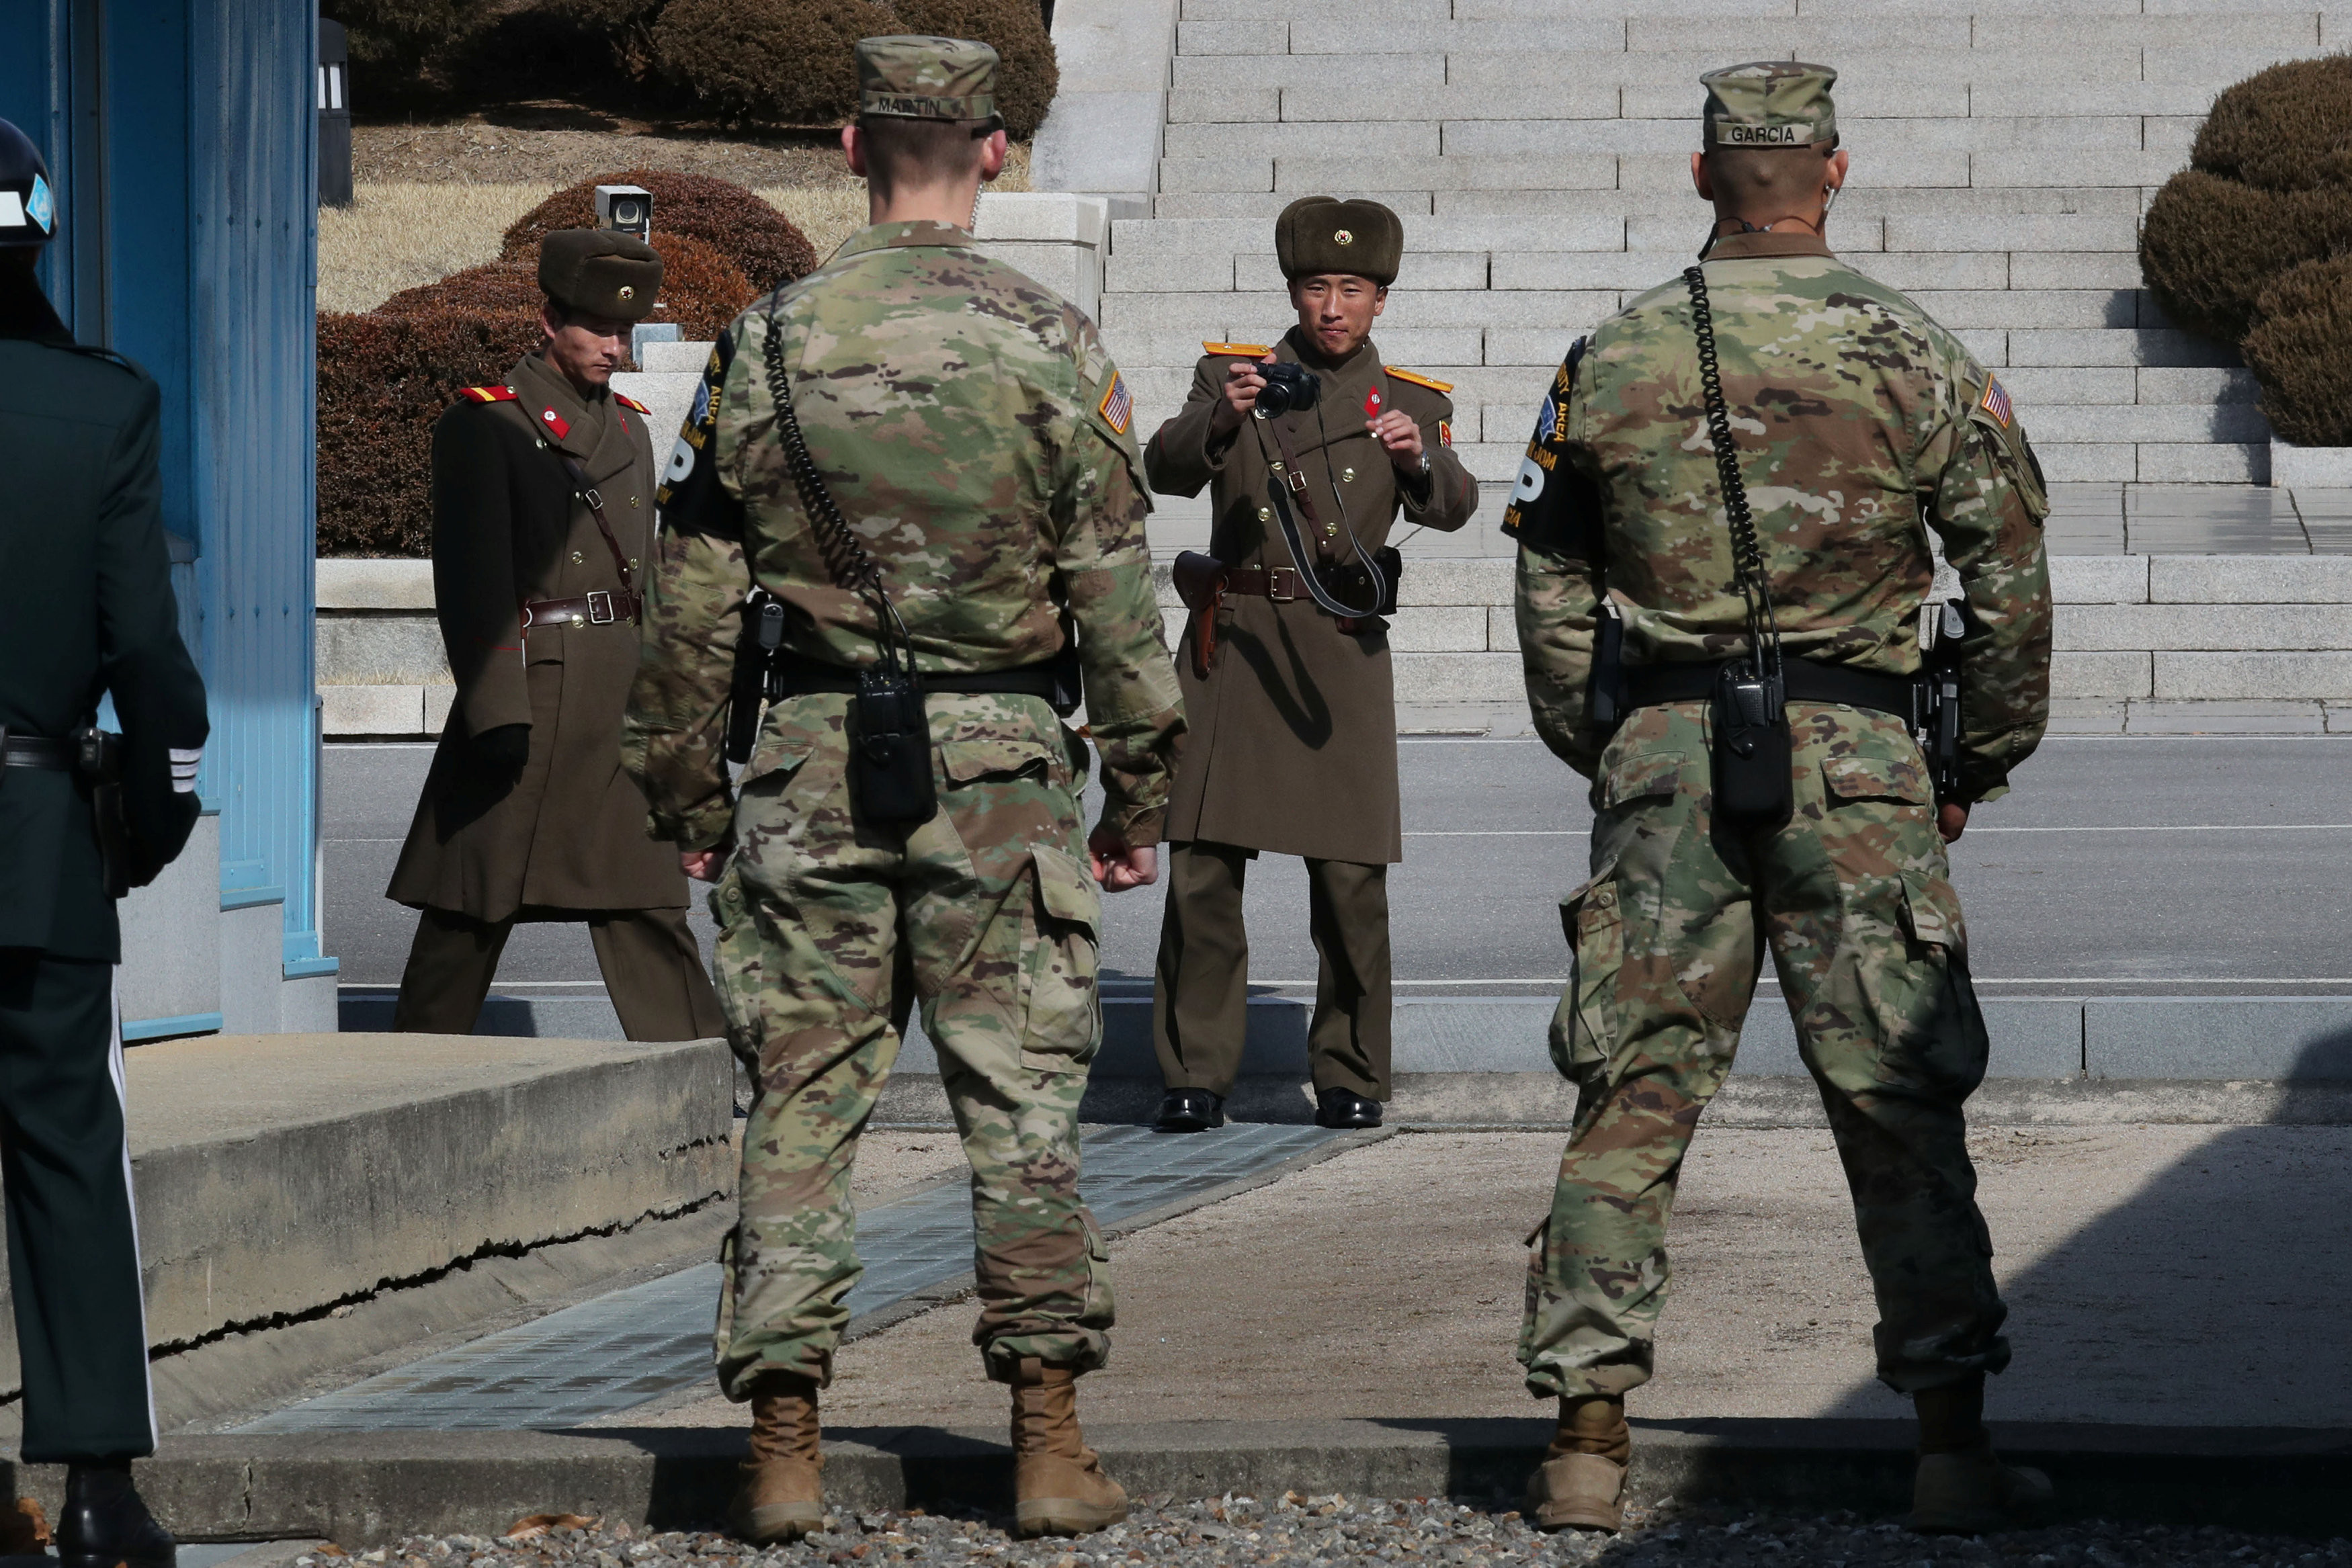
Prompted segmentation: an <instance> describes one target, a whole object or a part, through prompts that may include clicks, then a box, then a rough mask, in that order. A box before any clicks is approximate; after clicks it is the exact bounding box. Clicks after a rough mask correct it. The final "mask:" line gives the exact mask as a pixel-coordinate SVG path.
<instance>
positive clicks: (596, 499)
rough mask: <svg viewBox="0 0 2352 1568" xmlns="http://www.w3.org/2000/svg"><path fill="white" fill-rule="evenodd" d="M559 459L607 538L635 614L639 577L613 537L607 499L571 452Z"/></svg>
mask: <svg viewBox="0 0 2352 1568" xmlns="http://www.w3.org/2000/svg"><path fill="white" fill-rule="evenodd" d="M556 456H558V457H560V458H562V460H563V467H564V471H565V472H566V473H568V474H570V475H571V476H572V494H573V495H575V496H577V497H580V504H581V505H582V506H583V507H587V508H588V515H589V516H590V517H593V518H595V519H596V531H597V532H598V533H600V534H602V535H604V548H605V549H608V550H611V551H612V552H613V570H614V571H616V572H618V573H620V575H621V592H622V593H623V594H624V595H625V596H626V598H627V599H628V601H629V613H630V614H631V615H635V614H636V613H637V612H638V604H637V580H636V575H635V573H634V572H632V571H631V570H629V567H630V565H631V562H630V560H629V557H628V552H627V551H625V550H624V549H622V548H621V541H620V540H619V539H618V538H615V537H614V533H613V525H612V524H611V523H610V522H609V521H607V520H606V518H605V517H604V497H603V496H601V495H599V494H597V491H596V486H593V485H592V484H590V483H589V482H588V470H587V469H585V468H583V467H582V466H581V465H580V460H579V459H578V458H576V457H574V456H572V455H571V454H570V453H568V452H557V453H556Z"/></svg>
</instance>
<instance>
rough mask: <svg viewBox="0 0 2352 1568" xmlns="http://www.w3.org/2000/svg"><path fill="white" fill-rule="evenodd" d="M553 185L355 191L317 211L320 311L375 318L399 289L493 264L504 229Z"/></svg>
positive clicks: (364, 187)
mask: <svg viewBox="0 0 2352 1568" xmlns="http://www.w3.org/2000/svg"><path fill="white" fill-rule="evenodd" d="M554 188H555V187H553V186H552V185H437V184H436V185H425V184H405V183H404V184H396V185H361V186H359V187H357V188H356V190H355V191H354V192H353V194H354V196H355V197H356V200H354V201H353V203H352V205H350V206H348V207H320V209H319V308H320V309H321V310H327V311H344V310H373V309H374V308H376V307H377V306H379V305H381V304H383V302H384V301H385V300H387V299H389V298H392V297H393V296H394V295H395V294H397V293H399V292H400V291H401V290H402V289H404V288H415V287H418V286H419V285H421V284H426V283H438V282H439V281H440V280H441V279H443V278H445V277H448V276H449V275H450V274H451V273H453V272H462V271H464V270H465V269H466V268H467V267H479V266H481V265H482V264H483V263H485V262H491V261H496V260H498V258H499V235H503V234H504V233H505V232H506V228H507V225H509V224H511V223H513V222H514V221H515V220H516V219H517V218H519V217H520V216H522V215H523V214H525V213H527V212H529V211H530V209H531V208H533V207H535V206H537V205H538V204H540V203H541V202H543V201H545V200H546V199H547V197H548V195H549V193H551V192H552V191H553V190H554Z"/></svg>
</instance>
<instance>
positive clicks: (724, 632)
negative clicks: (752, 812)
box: [621, 332, 751, 850]
mask: <svg viewBox="0 0 2352 1568" xmlns="http://www.w3.org/2000/svg"><path fill="white" fill-rule="evenodd" d="M734 350H735V339H734V336H733V334H732V332H730V333H729V334H728V335H726V336H723V337H721V338H720V339H719V341H718V342H717V343H716V344H714V345H713V346H712V348H711V350H710V362H709V364H708V365H707V366H706V367H705V368H704V371H703V377H702V385H701V386H700V387H698V388H697V389H696V392H695V401H694V406H693V408H692V409H691V411H689V413H688V415H687V423H686V428H685V429H684V430H683V431H681V432H680V433H679V436H678V444H677V450H676V451H675V452H673V453H672V455H671V456H670V462H669V467H668V469H667V472H666V473H665V474H664V476H663V481H662V486H661V492H660V495H659V497H657V499H658V501H659V503H660V507H661V537H660V538H659V539H658V540H657V541H656V544H655V547H654V570H653V573H652V576H651V578H650V579H649V580H648V582H647V584H646V635H645V642H644V644H643V646H642V647H641V649H640V650H639V653H638V656H637V678H636V681H635V685H633V686H632V687H631V688H630V691H629V708H628V714H627V716H626V717H625V719H624V721H623V724H622V730H621V761H622V766H623V767H625V768H627V769H628V772H629V775H630V777H631V778H633V779H635V780H636V781H637V787H638V788H639V789H642V790H644V791H645V796H646V803H647V804H648V806H649V807H650V808H651V810H652V815H651V817H650V819H649V821H648V822H647V824H646V831H647V832H648V833H650V834H651V835H652V836H653V837H655V838H656V839H667V840H668V841H671V842H673V843H676V844H677V846H678V847H679V848H680V849H687V850H703V849H709V848H711V847H712V846H714V845H716V844H719V843H720V842H722V841H724V840H725V839H726V837H727V833H728V831H729V828H730V825H731V824H732V822H733V821H734V815H735V797H734V791H733V789H732V788H731V787H730V784H729V782H728V777H727V758H726V744H727V734H726V726H727V709H728V698H729V696H730V687H731V685H732V682H733V677H734V670H735V644H736V641H737V639H738V637H739V635H740V632H741V630H742V625H743V613H742V612H743V603H744V601H745V600H746V599H747V598H748V597H750V592H751V569H750V567H749V565H748V564H747V563H746V562H745V559H744V556H743V505H742V500H741V497H740V496H739V495H738V494H737V493H736V490H735V488H734V486H733V485H732V483H731V476H730V474H728V473H727V472H726V471H725V467H724V465H723V463H722V455H721V443H720V437H721V434H722V432H721V429H720V423H721V421H720V415H721V413H722V411H723V410H724V409H725V407H726V403H725V394H726V391H727V382H728V379H729V377H730V374H733V373H734Z"/></svg>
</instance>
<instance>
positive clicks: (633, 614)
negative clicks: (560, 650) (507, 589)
mask: <svg viewBox="0 0 2352 1568" xmlns="http://www.w3.org/2000/svg"><path fill="white" fill-rule="evenodd" d="M644 612H645V607H644V605H643V604H642V603H640V602H639V601H638V599H637V596H636V595H635V594H634V593H632V592H630V591H628V590H627V589H625V588H599V589H596V590H595V591H593V592H589V593H583V594H581V595H580V596H579V597H578V598H576V599H534V600H531V601H530V602H528V603H526V604H525V605H524V606H523V607H522V629H523V630H524V631H526V632H528V631H530V629H531V628H532V627H534V626H564V625H572V626H613V625H617V624H618V623H619V622H623V621H626V622H629V623H630V624H631V625H635V623H636V622H637V620H638V619H639V617H640V616H642V615H643V614H644Z"/></svg>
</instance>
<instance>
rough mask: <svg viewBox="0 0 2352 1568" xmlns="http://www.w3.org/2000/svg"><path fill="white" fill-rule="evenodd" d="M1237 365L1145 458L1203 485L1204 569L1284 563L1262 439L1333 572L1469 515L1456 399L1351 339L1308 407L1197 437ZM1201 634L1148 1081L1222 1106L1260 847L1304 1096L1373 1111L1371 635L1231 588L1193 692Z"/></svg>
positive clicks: (1304, 604) (1380, 705)
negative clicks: (1280, 882) (1413, 461)
mask: <svg viewBox="0 0 2352 1568" xmlns="http://www.w3.org/2000/svg"><path fill="white" fill-rule="evenodd" d="M1297 337H1298V334H1297V332H1296V331H1295V330H1294V331H1293V332H1291V333H1289V334H1287V335H1286V336H1285V337H1284V339H1283V340H1282V341H1281V342H1280V343H1278V344H1276V345H1275V348H1274V353H1275V356H1276V358H1277V359H1279V360H1283V361H1292V362H1297V361H1301V360H1302V359H1304V358H1305V356H1302V354H1301V353H1300V351H1299V347H1298V342H1297ZM1244 357H1255V356H1242V355H1237V354H1230V353H1224V354H1221V353H1211V354H1209V355H1206V356H1204V357H1203V358H1202V360H1201V361H1200V363H1199V365H1198V367H1197V368H1196V370H1195V371H1194V373H1193V379H1192V393H1191V395H1190V397H1189V398H1188V399H1187V400H1186V402H1185V404H1184V407H1183V410H1182V412H1181V413H1178V414H1177V415H1176V417H1175V418H1173V419H1171V420H1170V421H1169V422H1168V423H1165V424H1163V425H1161V426H1160V431H1159V434H1156V435H1154V436H1153V437H1152V438H1151V443H1150V445H1149V446H1147V447H1146V448H1145V449H1144V454H1143V460H1144V466H1145V471H1146V473H1147V474H1148V476H1150V481H1151V487H1152V488H1153V489H1155V490H1159V491H1162V492H1165V493H1168V494H1171V495H1180V496H1195V495H1198V494H1200V492H1201V491H1202V489H1203V488H1204V487H1205V488H1206V489H1207V490H1208V491H1209V493H1210V503H1211V507H1212V513H1213V519H1214V520H1213V528H1212V532H1211V535H1210V553H1211V554H1213V555H1214V556H1215V557H1216V558H1217V559H1219V560H1222V561H1223V562H1224V563H1225V564H1226V565H1228V566H1234V567H1244V568H1268V567H1282V568H1288V567H1292V566H1295V565H1296V564H1297V563H1296V562H1294V561H1293V560H1292V559H1291V553H1290V549H1289V548H1288V546H1287V545H1286V543H1285V542H1284V539H1283V536H1282V533H1281V530H1280V527H1279V524H1278V522H1277V521H1276V517H1275V515H1274V512H1273V509H1272V501H1273V496H1272V489H1273V486H1276V484H1278V483H1280V480H1279V478H1278V476H1277V475H1276V469H1275V465H1276V463H1277V462H1279V461H1280V460H1281V444H1280V443H1278V442H1277V441H1276V439H1275V434H1274V432H1273V431H1272V430H1269V429H1267V428H1266V427H1267V426H1269V425H1272V426H1276V427H1278V428H1279V430H1280V433H1281V436H1282V440H1283V441H1286V442H1287V443H1288V444H1289V447H1290V450H1291V451H1292V452H1293V453H1294V454H1295V455H1297V460H1298V464H1299V466H1300V469H1301V471H1302V475H1303V477H1304V478H1305V480H1306V483H1307V493H1308V494H1309V495H1310V496H1311V497H1313V498H1314V501H1315V507H1314V509H1315V510H1316V511H1317V512H1318V514H1319V515H1320V516H1321V517H1322V519H1323V521H1324V523H1325V524H1326V525H1327V526H1328V527H1330V528H1332V529H1333V530H1334V532H1333V533H1332V535H1331V536H1330V538H1329V539H1328V541H1327V542H1328V547H1329V549H1330V552H1331V555H1332V557H1333V559H1336V560H1338V561H1339V562H1342V563H1345V562H1348V561H1350V560H1352V559H1354V557H1355V552H1354V550H1353V549H1352V548H1351V547H1350V546H1349V543H1348V540H1347V538H1345V537H1344V536H1345V535H1347V534H1352V535H1353V536H1354V537H1355V538H1357V539H1358V540H1360V541H1361V542H1362V545H1363V548H1364V549H1366V550H1368V551H1369V550H1373V549H1378V548H1380V547H1381V545H1382V544H1385V543H1386V542H1387V541H1388V538H1389V534H1390V531H1391V528H1393V527H1394V526H1395V525H1396V523H1397V521H1398V520H1399V518H1400V517H1402V521H1403V522H1404V524H1405V525H1406V526H1407V527H1413V526H1424V527H1428V528H1437V529H1441V530H1445V531H1451V530H1453V529H1455V528H1460V527H1462V525H1463V524H1465V523H1466V522H1468V521H1469V520H1470V516H1471V514H1472V513H1473V512H1474V511H1475V510H1476V508H1477V505H1478V485H1477V481H1476V480H1475V479H1473V478H1472V477H1471V476H1470V473H1469V471H1468V470H1467V469H1466V468H1465V467H1464V466H1463V465H1462V461H1461V459H1460V458H1458V457H1456V456H1455V455H1454V450H1453V444H1452V440H1451V421H1452V419H1453V417H1454V405H1453V404H1452V403H1451V402H1449V401H1447V399H1446V397H1445V394H1444V392H1441V391H1439V390H1438V389H1437V387H1436V386H1434V385H1433V384H1431V383H1430V382H1426V381H1425V380H1423V379H1422V378H1420V377H1417V376H1414V375H1412V373H1411V372H1409V371H1407V372H1400V371H1393V370H1391V369H1390V368H1389V367H1387V366H1384V365H1383V364H1382V363H1381V355H1380V350H1379V349H1378V348H1377V347H1375V346H1374V345H1373V344H1372V343H1370V342H1369V341H1368V342H1366V343H1365V344H1364V345H1363V346H1362V347H1361V348H1360V349H1359V350H1357V351H1356V352H1355V353H1354V354H1353V355H1352V356H1350V357H1349V359H1348V360H1347V361H1345V362H1344V363H1342V364H1339V365H1326V364H1321V363H1310V368H1312V369H1313V370H1315V371H1316V372H1317V374H1318V376H1319V377H1320V378H1321V380H1322V383H1323V386H1322V394H1321V398H1320V401H1319V406H1318V408H1317V409H1313V410H1307V411H1304V412H1300V413H1288V414H1284V415H1281V416H1279V417H1278V418H1276V419H1273V420H1255V419H1249V420H1244V421H1243V422H1242V426H1241V428H1240V429H1239V430H1238V431H1235V432H1234V433H1233V434H1228V435H1223V436H1217V435H1213V434H1211V432H1210V421H1211V419H1212V418H1213V416H1214V414H1215V412H1216V407H1217V404H1218V403H1219V402H1221V401H1222V400H1223V396H1224V385H1225V380H1226V375H1227V372H1228V371H1229V369H1230V368H1231V367H1232V366H1233V365H1234V363H1235V362H1236V361H1237V360H1238V359H1240V358H1244ZM1389 409H1401V410H1402V411H1404V412H1405V413H1409V414H1411V415H1412V419H1413V423H1416V424H1417V425H1419V426H1420V427H1421V438H1422V444H1423V449H1424V450H1425V451H1426V452H1427V453H1428V455H1429V460H1430V472H1429V476H1428V477H1427V479H1426V480H1424V481H1423V482H1421V483H1420V484H1414V483H1412V482H1409V481H1407V480H1405V479H1403V478H1402V477H1401V476H1399V475H1398V473H1397V471H1396V468H1395V465H1393V464H1391V462H1390V461H1389V456H1388V453H1387V452H1386V451H1385V450H1384V449H1383V448H1382V447H1381V444H1380V442H1379V441H1378V440H1376V439H1375V438H1374V437H1373V435H1372V434H1371V433H1370V431H1369V430H1367V429H1366V428H1365V421H1366V419H1367V418H1369V417H1370V416H1372V415H1374V414H1375V413H1380V412H1384V411H1386V410H1389ZM1294 515H1295V516H1296V517H1297V523H1298V527H1299V528H1300V530H1301V532H1302V534H1303V533H1305V532H1306V531H1307V529H1309V528H1310V527H1311V524H1310V522H1309V520H1308V518H1307V515H1306V512H1305V511H1304V510H1297V509H1295V513H1294ZM1309 548H1310V549H1312V548H1313V546H1312V545H1311V544H1310V546H1309ZM1406 577H1407V580H1410V579H1411V571H1410V570H1408V571H1407V573H1406ZM1342 601H1343V602H1345V601H1346V600H1345V597H1344V595H1343V598H1342ZM1199 637H1200V628H1199V627H1198V626H1197V625H1196V626H1192V627H1190V628H1188V629H1187V631H1186V632H1185V635H1184V642H1183V645H1182V647H1181V648H1180V649H1179V650H1178V653H1177V656H1176V668H1177V673H1178V675H1179V677H1180V678H1181V681H1182V684H1183V691H1184V715H1185V719H1186V723H1187V727H1188V732H1187V734H1186V736H1185V739H1184V749H1183V753H1182V756H1181V758H1179V760H1178V763H1177V768H1176V780H1175V790H1174V795H1173V798H1172V799H1171V800H1170V802H1169V807H1168V818H1167V828H1166V836H1167V838H1168V840H1169V841H1170V843H1171V852H1170V854H1169V866H1168V905H1167V914H1166V915H1165V916H1164V918H1163V921H1162V924H1161V925H1160V957H1159V965H1158V975H1157V977H1156V984H1155V987H1154V991H1153V1002H1152V1037H1153V1043H1154V1045H1155V1046H1156V1048H1157V1050H1158V1052H1159V1056H1160V1071H1161V1073H1162V1075H1163V1076H1164V1077H1165V1078H1166V1080H1167V1082H1168V1086H1169V1087H1170V1088H1171V1089H1208V1090H1212V1091H1213V1092H1216V1093H1219V1094H1223V1093H1227V1092H1231V1090H1232V1088H1233V1082H1234V1075H1235V1074H1236V1073H1237V1072H1238V1071H1240V1068H1241V1060H1242V1044H1243V1033H1244V1027H1245V1022H1246V1019H1247V1016H1248V1007H1247V1003H1248V982H1249V942H1248V939H1247V937H1246V936H1245V935H1244V932H1243V928H1242V883H1243V878H1244V873H1245V871H1246V869H1247V865H1248V862H1249V861H1250V860H1251V859H1252V858H1254V857H1255V855H1256V854H1257V853H1258V852H1261V851H1271V852H1275V853H1277V854H1294V855H1299V856H1303V857H1304V858H1305V859H1306V862H1307V883H1308V920H1307V926H1308V932H1309V934H1310V935H1311V936H1313V938H1314V941H1315V951H1316V955H1317V958H1318V976H1317V979H1316V998H1315V1016H1314V1019H1313V1020H1312V1021H1311V1022H1310V1023H1309V1025H1308V1028H1307V1050H1308V1055H1309V1057H1310V1059H1311V1061H1312V1064H1313V1071H1314V1077H1315V1085H1316V1087H1317V1088H1318V1089H1330V1088H1339V1089H1346V1090H1349V1091H1351V1092H1355V1093H1358V1094H1363V1095H1368V1096H1370V1098H1372V1099H1375V1100H1385V1099H1387V1098H1388V1092H1389V984H1390V982H1389V970H1390V962H1389V938H1388V883H1387V873H1388V867H1389V864H1390V863H1391V862H1394V861H1396V860H1398V859H1400V858H1402V854H1403V838H1402V822H1401V819H1400V811H1399V807H1398V799H1397V750H1396V686H1395V680H1394V677H1393V675H1392V674H1391V669H1390V663H1389V645H1388V635H1387V632H1386V629H1385V625H1384V623H1382V622H1378V621H1373V622H1369V623H1367V624H1366V625H1365V626H1364V627H1363V629H1361V630H1359V631H1355V632H1347V631H1343V630H1341V628H1340V623H1339V622H1338V621H1337V620H1335V619H1334V618H1333V617H1332V615H1331V614H1330V613H1329V612H1327V611H1325V610H1323V609H1322V608H1320V607H1319V606H1318V605H1317V604H1316V603H1315V602H1314V601H1312V600H1310V599H1308V598H1306V597H1305V596H1304V595H1301V596H1300V597H1298V598H1297V599H1295V600H1290V601H1276V600H1274V599H1271V598H1265V597H1254V596H1244V595H1240V594H1228V595H1227V596H1226V597H1225V600H1224V604H1223V610H1222V611H1221V612H1219V614H1218V618H1217V632H1216V643H1217V647H1216V653H1215V659H1214V663H1213V664H1212V666H1211V668H1210V670H1209V673H1208V674H1207V675H1206V676H1205V677H1203V676H1202V674H1200V672H1199V669H1198V666H1197V664H1196V663H1195V661H1194V657H1193V651H1194V648H1195V646H1196V644H1197V643H1198V640H1199Z"/></svg>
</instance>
